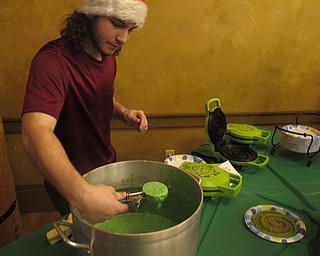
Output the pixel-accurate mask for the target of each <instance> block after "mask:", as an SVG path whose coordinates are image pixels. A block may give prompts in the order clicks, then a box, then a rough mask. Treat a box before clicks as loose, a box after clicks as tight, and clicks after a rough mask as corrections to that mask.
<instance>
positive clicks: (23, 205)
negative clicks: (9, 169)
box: [16, 184, 56, 213]
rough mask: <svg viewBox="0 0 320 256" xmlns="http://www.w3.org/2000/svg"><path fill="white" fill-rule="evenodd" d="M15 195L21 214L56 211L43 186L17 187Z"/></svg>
mask: <svg viewBox="0 0 320 256" xmlns="http://www.w3.org/2000/svg"><path fill="white" fill-rule="evenodd" d="M16 193H17V200H18V204H19V209H20V212H21V213H29V212H53V211H56V210H55V208H54V207H53V205H52V204H51V201H50V199H49V196H48V194H47V191H46V189H45V187H44V185H43V184H34V185H17V186H16Z"/></svg>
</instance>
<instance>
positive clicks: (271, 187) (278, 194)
mask: <svg viewBox="0 0 320 256" xmlns="http://www.w3.org/2000/svg"><path fill="white" fill-rule="evenodd" d="M201 150H203V152H207V153H208V150H209V149H208V145H203V146H201ZM256 150H257V151H258V152H260V153H264V154H269V152H270V151H271V146H270V145H267V146H258V148H257V149H256ZM239 172H240V173H241V175H242V177H243V184H242V189H241V192H240V194H239V195H238V196H237V197H235V198H232V199H227V198H223V199H221V198H220V199H218V200H211V199H210V198H205V199H204V203H203V209H202V215H201V222H200V232H199V237H198V243H199V246H198V253H197V256H209V255H219V256H229V255H232V256H233V255H237V256H251V255H259V256H302V255H304V256H319V255H320V231H319V225H320V154H319V155H318V156H315V157H314V158H313V159H312V163H311V166H310V167H307V157H306V155H304V154H298V153H294V152H290V151H288V150H286V149H283V148H281V147H278V148H277V149H276V151H275V154H274V155H273V156H270V161H269V163H268V165H267V166H266V167H263V168H260V169H257V168H253V167H246V168H242V170H239ZM260 204H274V205H277V206H282V207H285V208H287V209H288V210H290V211H293V212H294V213H295V214H297V215H298V216H299V217H300V218H301V219H302V220H303V221H304V222H305V224H306V226H307V232H306V236H305V237H304V238H303V239H302V240H300V241H298V242H296V243H292V244H279V243H273V242H270V241H267V240H264V239H262V238H260V237H258V236H257V235H255V234H254V233H252V232H251V231H250V230H249V229H248V228H247V226H246V225H245V223H244V219H243V218H244V213H245V212H246V211H247V209H249V208H250V207H252V206H256V205H260ZM52 228H53V226H52V225H51V224H50V225H46V226H44V227H42V228H40V229H39V230H37V231H35V232H33V233H31V234H29V235H26V236H25V237H22V238H20V239H19V240H17V241H15V242H13V243H11V244H9V245H7V246H5V247H2V248H0V255H1V256H20V255H24V256H25V255H46V256H51V255H55V256H56V255H60V256H64V255H69V256H70V255H75V249H73V248H71V247H69V246H68V245H66V244H65V243H63V242H59V243H57V244H56V245H54V246H52V245H49V243H48V242H47V241H46V238H45V234H46V232H47V231H49V230H50V229H52Z"/></svg>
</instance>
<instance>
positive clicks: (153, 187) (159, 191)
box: [142, 181, 168, 208]
mask: <svg viewBox="0 0 320 256" xmlns="http://www.w3.org/2000/svg"><path fill="white" fill-rule="evenodd" d="M142 191H143V192H144V193H145V194H146V195H147V200H149V201H151V202H152V203H153V204H154V205H155V206H156V207H157V208H160V207H161V206H162V203H163V201H164V200H165V199H166V198H167V197H168V188H167V186H166V185H165V184H163V183H161V182H158V181H150V182H147V183H146V184H144V185H143V187H142Z"/></svg>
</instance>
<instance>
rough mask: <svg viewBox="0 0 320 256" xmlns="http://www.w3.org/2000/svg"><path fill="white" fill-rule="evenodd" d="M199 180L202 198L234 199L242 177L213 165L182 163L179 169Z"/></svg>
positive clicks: (239, 188)
mask: <svg viewBox="0 0 320 256" xmlns="http://www.w3.org/2000/svg"><path fill="white" fill-rule="evenodd" d="M179 168H180V169H181V170H184V171H187V172H189V173H191V174H193V175H195V176H197V177H199V178H200V179H201V187H202V190H203V194H204V196H211V199H213V200H214V199H218V198H220V197H228V198H233V197H236V196H237V195H238V194H239V192H240V190H241V186H242V177H241V176H240V175H236V174H233V173H229V172H227V171H225V170H223V169H221V168H220V167H218V166H216V165H213V164H205V163H192V162H184V163H183V164H181V165H180V167H179Z"/></svg>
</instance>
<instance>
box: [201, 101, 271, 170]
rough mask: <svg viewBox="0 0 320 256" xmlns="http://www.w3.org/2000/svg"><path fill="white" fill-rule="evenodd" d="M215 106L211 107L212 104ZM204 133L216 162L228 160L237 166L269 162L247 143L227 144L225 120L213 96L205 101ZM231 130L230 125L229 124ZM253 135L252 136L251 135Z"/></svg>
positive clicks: (258, 164) (257, 165)
mask: <svg viewBox="0 0 320 256" xmlns="http://www.w3.org/2000/svg"><path fill="white" fill-rule="evenodd" d="M213 104H214V105H215V107H213V108H212V107H211V106H212V105H213ZM205 106H206V124H205V128H206V134H207V137H208V140H209V145H210V151H211V152H210V154H211V156H212V157H214V158H215V159H216V160H217V161H218V162H222V161H227V160H229V161H230V162H231V163H232V164H233V165H237V166H254V167H258V168H262V167H264V166H266V165H267V163H268V162H269V157H268V156H264V155H262V154H259V153H257V152H256V151H254V150H253V149H251V148H249V147H248V146H247V145H241V144H227V143H226V140H225V136H226V134H227V121H226V117H225V115H224V113H223V112H222V110H221V104H220V100H219V99H218V98H213V99H210V100H208V101H207V103H206V105H205ZM229 128H230V131H232V129H231V126H229ZM253 137H254V136H253Z"/></svg>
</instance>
